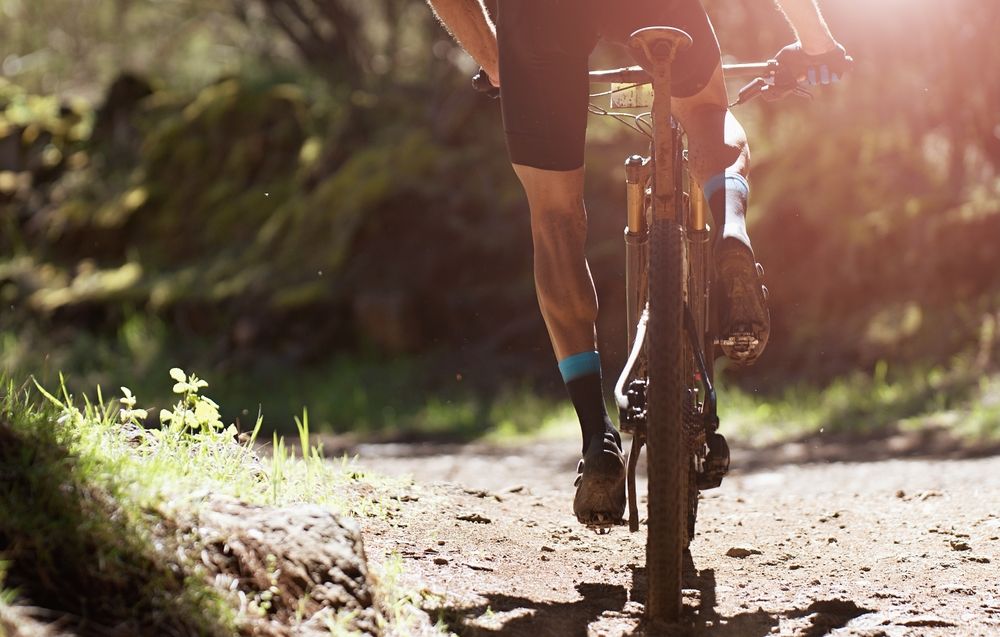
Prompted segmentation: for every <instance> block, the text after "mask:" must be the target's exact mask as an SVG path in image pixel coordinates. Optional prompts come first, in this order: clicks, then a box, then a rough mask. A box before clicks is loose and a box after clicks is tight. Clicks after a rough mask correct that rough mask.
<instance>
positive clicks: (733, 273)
mask: <svg viewBox="0 0 1000 637" xmlns="http://www.w3.org/2000/svg"><path fill="white" fill-rule="evenodd" d="M723 250H724V252H722V253H721V254H720V255H719V258H718V261H717V265H716V267H717V272H718V277H717V280H718V281H719V282H720V285H721V287H722V290H721V295H722V296H721V298H723V299H724V300H723V303H725V304H726V305H727V306H728V316H727V317H726V318H727V319H728V325H725V324H723V325H720V326H719V327H720V330H719V333H720V335H724V336H722V338H720V339H719V345H720V346H721V347H722V351H723V353H724V354H725V355H726V357H727V358H729V359H730V360H733V361H735V362H736V363H738V364H740V365H750V364H752V363H753V362H754V361H756V360H757V358H759V357H760V355H761V354H762V353H763V351H764V347H765V346H766V345H767V339H768V336H769V335H770V329H771V316H770V313H769V312H768V308H767V299H766V297H765V289H766V288H764V287H763V285H762V282H761V281H762V279H763V276H762V275H761V272H760V266H759V265H758V264H757V263H755V262H754V259H753V255H752V254H751V253H750V251H749V250H748V249H746V248H745V247H744V246H742V245H740V246H739V247H738V248H729V249H725V248H724V249H723Z"/></svg>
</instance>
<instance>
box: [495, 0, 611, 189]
mask: <svg viewBox="0 0 1000 637" xmlns="http://www.w3.org/2000/svg"><path fill="white" fill-rule="evenodd" d="M580 4H581V3H580V0H500V2H499V6H498V9H499V11H498V16H497V39H498V41H499V45H500V78H501V81H502V83H503V86H502V87H501V89H500V91H501V96H500V99H501V110H502V112H503V124H504V132H505V134H506V137H507V148H508V151H509V153H510V158H511V161H512V162H513V163H515V164H520V165H524V166H531V167H534V168H541V169H545V170H559V171H568V170H574V169H577V168H579V167H581V166H582V165H583V144H584V137H585V134H586V128H587V100H588V97H587V95H588V90H589V82H588V80H587V70H588V67H587V58H588V56H589V55H590V51H591V50H592V49H593V47H594V44H595V43H596V40H597V34H596V33H595V32H594V30H593V28H592V23H591V21H590V20H589V16H588V15H587V12H586V11H585V10H582V9H581V7H580Z"/></svg>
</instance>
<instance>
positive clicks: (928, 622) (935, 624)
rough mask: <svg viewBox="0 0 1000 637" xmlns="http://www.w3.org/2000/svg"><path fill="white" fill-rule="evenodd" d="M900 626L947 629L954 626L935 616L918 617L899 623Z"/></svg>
mask: <svg viewBox="0 0 1000 637" xmlns="http://www.w3.org/2000/svg"><path fill="white" fill-rule="evenodd" d="M900 625H902V626H910V627H926V628H948V627H950V626H954V625H955V624H954V623H953V622H950V621H948V620H946V619H941V618H940V617H938V616H936V615H918V616H917V617H914V618H913V619H908V620H906V621H904V622H900Z"/></svg>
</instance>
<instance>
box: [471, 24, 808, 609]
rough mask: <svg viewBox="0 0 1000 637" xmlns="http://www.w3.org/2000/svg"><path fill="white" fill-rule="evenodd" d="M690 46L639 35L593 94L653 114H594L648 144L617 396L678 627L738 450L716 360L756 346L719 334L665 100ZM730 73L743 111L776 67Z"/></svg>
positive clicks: (705, 252) (629, 204)
mask: <svg viewBox="0 0 1000 637" xmlns="http://www.w3.org/2000/svg"><path fill="white" fill-rule="evenodd" d="M691 43H692V40H691V37H690V36H689V35H688V34H687V33H685V32H684V31H681V30H679V29H674V28H670V27H649V28H645V29H640V30H639V31H636V32H635V33H633V34H632V37H631V39H630V41H629V46H630V47H631V48H632V49H633V53H634V54H635V57H636V59H637V60H642V61H643V62H644V66H633V67H627V68H621V69H612V70H605V71H592V72H591V73H590V80H591V83H610V84H611V85H612V86H611V90H609V91H606V92H603V93H597V94H594V95H591V97H599V96H610V97H611V103H612V108H642V107H644V106H650V105H651V107H652V108H651V110H650V111H648V112H643V113H639V114H637V115H634V114H629V113H624V112H615V111H609V110H606V109H603V108H601V107H598V106H596V105H594V104H591V107H590V110H591V112H592V113H595V114H598V115H606V116H610V117H613V118H615V119H618V120H619V121H622V122H623V123H625V124H627V125H628V126H630V127H631V128H633V129H635V130H637V131H638V132H640V133H642V134H644V135H646V136H648V137H649V138H650V147H649V152H648V155H646V156H642V155H632V156H630V157H629V158H628V159H627V160H626V161H625V183H626V209H627V223H626V228H625V250H626V266H625V272H626V276H625V288H626V320H627V335H628V351H629V355H628V358H627V362H626V364H625V367H624V369H623V370H622V372H621V375H620V376H619V378H618V380H617V383H616V384H615V388H614V395H615V401H616V403H617V406H618V410H619V416H620V418H619V424H620V428H621V430H622V431H623V432H625V433H629V434H631V435H632V437H633V438H632V446H631V449H630V451H629V456H628V462H627V482H626V484H627V494H628V508H629V522H628V523H629V528H630V530H631V531H633V532H635V531H638V530H639V514H638V500H637V498H636V478H635V472H636V465H637V463H638V459H639V455H640V453H641V451H642V448H643V446H647V447H648V448H649V460H648V462H647V466H648V469H647V473H648V498H647V545H646V573H647V577H648V594H647V603H646V615H647V616H648V617H649V618H650V619H658V620H668V621H675V620H677V619H678V618H679V617H680V613H681V608H682V604H681V576H682V566H683V555H684V551H686V550H687V548H688V545H689V544H690V541H691V538H692V537H693V535H694V528H695V521H696V518H697V513H698V493H699V491H701V490H704V489H711V488H715V487H718V486H719V485H720V484H721V483H722V478H723V476H725V475H726V473H727V472H728V470H729V447H728V445H727V443H726V440H725V438H724V437H723V436H722V435H721V434H719V433H718V428H719V418H718V412H717V400H716V392H715V387H714V384H713V383H714V362H715V359H716V353H717V352H718V351H720V350H719V349H718V348H719V347H720V346H721V345H723V344H726V345H731V346H735V347H747V346H748V345H750V343H746V342H744V343H739V342H735V341H729V342H726V343H723V342H722V341H720V339H719V338H718V337H717V336H716V326H715V325H714V316H713V312H712V309H713V297H712V277H713V259H712V239H713V236H712V229H711V227H710V226H709V223H708V221H709V212H708V204H707V202H706V201H705V199H704V197H703V195H702V192H701V189H700V187H699V185H698V184H697V183H696V182H695V181H694V180H693V179H692V178H691V177H690V174H689V172H688V166H687V154H686V151H685V149H684V144H685V135H684V131H683V130H682V128H681V126H680V125H679V123H678V122H677V121H676V120H674V119H673V117H672V116H671V111H670V100H669V99H660V100H657V99H656V96H658V95H659V96H663V95H667V96H669V95H670V94H671V91H670V85H671V63H672V61H673V59H674V57H675V56H676V54H677V53H678V52H679V51H680V50H682V48H684V47H687V46H690V45H691ZM723 69H724V71H725V73H726V75H727V77H755V78H756V79H755V80H754V81H753V82H751V83H750V84H748V85H746V86H745V87H744V88H743V89H742V90H741V91H740V95H739V99H738V100H737V102H736V104H742V103H744V102H746V101H749V100H750V99H752V98H753V97H756V96H757V95H761V94H763V93H764V92H766V91H767V89H768V87H769V86H770V85H771V83H772V81H773V78H774V76H775V74H776V72H777V62H775V61H774V60H771V61H768V62H764V63H754V64H734V65H724V67H723ZM767 78H770V79H767ZM473 84H474V86H475V87H476V88H477V89H478V90H480V91H482V92H485V93H488V94H491V95H493V96H494V97H495V96H496V94H497V92H498V91H497V89H495V88H494V87H492V85H491V84H490V83H489V79H488V77H487V76H486V74H485V73H483V72H482V71H480V73H479V75H477V76H476V77H475V78H474V79H473ZM791 92H797V89H791ZM630 120H631V121H630ZM749 338H752V336H751V335H744V336H736V337H735V339H749ZM601 530H603V531H607V530H608V529H606V528H603V529H601Z"/></svg>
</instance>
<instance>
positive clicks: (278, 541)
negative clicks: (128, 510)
mask: <svg viewBox="0 0 1000 637" xmlns="http://www.w3.org/2000/svg"><path fill="white" fill-rule="evenodd" d="M180 530H181V532H182V533H185V534H186V533H193V534H195V535H197V536H199V538H200V541H197V542H195V543H193V544H188V546H201V547H202V551H201V554H200V556H199V560H200V561H201V563H202V564H204V566H205V567H207V569H208V573H207V575H208V577H209V578H210V579H212V580H214V585H215V586H216V587H218V588H222V589H225V590H231V591H234V592H236V594H237V596H238V597H239V601H240V607H241V608H240V610H241V614H243V615H245V616H247V617H254V616H257V617H259V619H253V620H250V621H249V622H248V625H246V626H244V627H242V628H243V632H246V633H250V634H254V635H276V636H278V635H282V636H283V635H291V634H295V635H309V634H313V633H315V634H327V635H328V634H329V629H328V628H327V624H328V622H331V621H337V620H338V619H339V621H341V622H344V624H346V625H347V626H349V629H350V630H351V631H352V634H353V633H354V632H357V633H361V634H366V635H377V634H379V632H380V631H379V628H378V616H379V612H378V610H376V606H375V597H374V594H373V590H372V583H371V577H370V575H369V572H368V565H367V561H366V559H365V550H364V546H363V544H362V541H361V533H360V531H359V529H358V526H357V524H355V523H354V522H353V521H352V520H349V519H346V518H341V517H340V516H338V515H336V514H334V513H333V512H331V511H329V510H328V509H325V508H323V507H319V506H315V505H306V504H302V505H296V506H291V507H283V508H273V507H263V506H255V505H250V504H246V503H244V502H240V501H238V500H233V499H231V498H224V497H219V496H211V497H209V498H208V499H206V500H205V503H204V505H203V506H201V507H199V508H198V509H197V511H196V512H195V514H194V515H193V516H192V517H191V519H189V520H187V521H185V522H184V523H183V524H182V526H181V529H180Z"/></svg>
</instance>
